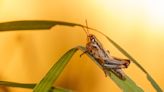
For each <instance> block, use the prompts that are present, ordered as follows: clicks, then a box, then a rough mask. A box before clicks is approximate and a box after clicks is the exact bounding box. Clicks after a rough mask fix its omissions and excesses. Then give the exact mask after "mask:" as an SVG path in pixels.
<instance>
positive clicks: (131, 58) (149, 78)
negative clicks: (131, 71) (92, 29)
mask: <svg viewBox="0 0 164 92" xmlns="http://www.w3.org/2000/svg"><path fill="white" fill-rule="evenodd" d="M96 31H97V32H99V33H100V34H102V35H104V36H105V37H106V38H107V39H108V40H109V42H111V43H112V44H113V45H114V46H115V47H116V48H117V49H118V50H119V51H120V52H121V53H122V54H124V55H125V56H126V57H128V58H129V59H130V60H132V61H133V63H134V64H136V66H138V67H139V68H140V69H141V70H142V71H143V72H144V73H145V74H146V76H147V79H148V80H149V82H150V83H151V85H152V86H153V87H154V88H155V89H156V91H157V92H163V91H162V89H161V88H160V86H159V85H158V84H157V82H156V81H155V80H154V79H153V78H152V77H151V75H150V74H149V73H148V72H147V71H146V70H145V69H144V68H143V67H142V66H141V65H140V64H139V63H138V61H137V60H136V59H135V58H133V57H132V56H131V55H130V54H129V53H128V52H127V51H125V50H124V49H123V48H122V47H121V46H120V45H118V44H117V43H116V42H114V41H113V40H112V39H111V38H109V37H108V36H107V35H105V34H104V33H102V32H100V31H98V30H96Z"/></svg>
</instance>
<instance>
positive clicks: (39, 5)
mask: <svg viewBox="0 0 164 92" xmlns="http://www.w3.org/2000/svg"><path fill="white" fill-rule="evenodd" d="M36 19H37V20H60V21H67V22H74V23H80V24H85V19H87V20H88V23H89V27H93V28H96V29H99V30H100V31H101V32H103V33H105V34H106V35H108V36H109V37H111V38H112V39H113V40H114V41H116V42H117V43H119V44H120V45H121V46H122V47H123V48H124V49H126V50H127V51H128V52H129V53H130V54H131V55H132V56H134V57H135V58H136V59H137V60H138V61H139V63H140V64H142V66H143V67H144V68H145V69H146V70H147V71H148V72H149V73H150V74H151V75H152V77H153V78H154V79H155V80H156V81H157V83H158V84H159V85H160V86H161V88H162V89H163V90H164V82H163V81H164V77H163V76H164V72H163V69H164V57H163V56H164V1H163V0H0V22H6V21H13V20H36ZM92 33H94V34H95V35H96V36H97V37H98V38H99V39H100V40H101V41H102V43H103V45H104V47H105V48H106V49H108V50H110V52H111V54H112V55H114V56H117V57H121V58H126V57H125V56H124V55H122V54H121V53H120V52H119V51H118V50H117V49H115V48H114V47H113V46H112V45H111V44H110V43H109V42H108V41H107V40H106V39H105V38H104V37H102V35H99V34H97V33H95V32H92ZM85 43H86V34H85V32H84V31H83V30H82V29H81V28H79V27H65V26H56V27H54V28H52V29H51V30H42V31H23V32H21V31H16V32H1V33H0V44H1V45H0V65H1V66H0V74H1V75H0V80H6V81H13V82H22V83H34V82H39V81H40V80H41V78H42V77H43V76H44V75H45V74H46V73H47V71H48V70H49V69H50V67H51V66H52V65H53V64H54V63H55V61H57V60H58V59H59V58H60V57H61V56H62V55H63V54H64V53H65V52H66V51H68V50H69V49H70V48H73V47H75V46H77V45H82V46H85ZM81 53H82V52H80V51H79V52H78V53H76V54H75V56H74V57H73V58H72V59H71V61H70V63H69V64H68V65H67V67H66V69H65V71H64V72H63V73H62V74H61V76H60V78H59V79H58V80H57V82H56V83H55V86H61V87H64V88H68V89H72V90H74V91H75V92H111V91H112V92H120V91H121V90H120V89H119V88H118V87H117V86H116V84H115V83H114V82H113V81H112V80H110V79H109V78H106V77H105V75H104V73H103V71H102V70H101V69H100V68H99V67H98V66H97V65H96V64H95V63H93V62H92V61H91V60H90V59H89V58H88V57H86V56H83V57H82V58H80V57H79V55H80V54H81ZM125 72H126V73H127V74H128V75H129V76H130V77H131V78H132V79H133V80H134V81H135V82H136V83H137V84H138V85H140V86H141V87H142V88H143V89H144V90H145V92H155V90H154V89H153V88H152V86H151V85H150V83H149V82H148V81H147V79H146V76H145V75H144V74H143V72H141V70H139V69H138V68H137V67H136V66H135V65H134V64H133V63H131V64H130V67H129V68H128V69H126V70H125ZM9 91H10V92H31V91H32V90H27V89H19V88H9Z"/></svg>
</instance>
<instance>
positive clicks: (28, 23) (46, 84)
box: [0, 20, 162, 92]
mask: <svg viewBox="0 0 164 92" xmlns="http://www.w3.org/2000/svg"><path fill="white" fill-rule="evenodd" d="M55 25H63V26H80V27H86V26H84V25H81V24H77V23H70V22H63V21H44V20H25V21H12V22H4V23H0V31H1V32H5V31H15V30H21V31H22V30H43V29H50V28H52V27H54V26H55ZM86 28H88V27H86ZM88 29H92V30H94V31H97V32H99V33H101V32H100V31H98V30H96V29H93V28H88ZM101 34H103V33H101ZM103 35H104V36H105V37H106V38H107V39H108V40H109V41H110V42H111V43H112V44H113V45H114V46H115V47H116V48H117V49H118V50H119V51H120V52H122V53H123V54H124V55H125V56H127V57H128V58H129V59H131V60H132V61H133V62H134V64H136V65H137V67H138V68H140V69H141V70H142V71H143V72H144V73H145V74H146V75H147V79H148V80H149V81H150V82H151V84H152V85H153V87H154V88H155V89H156V91H157V92H162V90H161V88H160V87H159V85H158V84H157V83H156V82H155V81H154V79H153V78H152V77H151V76H150V74H149V73H148V72H147V71H146V70H145V69H144V68H143V67H142V66H141V65H140V64H139V63H138V62H137V60H135V59H134V58H133V57H132V56H131V55H130V54H129V53H127V51H125V50H124V49H123V48H121V46H119V45H118V44H117V43H116V42H114V41H113V40H112V39H110V38H109V37H108V36H106V35H105V34H103ZM80 48H81V50H82V47H80ZM83 49H84V48H83ZM76 50H77V48H73V49H71V50H69V51H68V52H67V53H66V54H64V55H63V56H62V57H61V59H59V61H58V62H57V63H56V64H55V65H54V66H53V67H52V68H51V69H50V70H49V72H48V73H47V74H46V76H45V77H43V79H42V80H41V81H40V83H38V84H37V85H36V86H35V88H34V91H35V92H48V91H50V89H51V88H52V85H53V83H54V82H55V80H56V79H57V78H58V76H59V75H60V73H61V72H62V71H63V69H64V67H65V66H66V64H67V63H68V61H69V59H71V57H72V55H73V54H74V53H75V52H76ZM90 57H91V56H90ZM91 58H92V57H91ZM64 61H65V62H64ZM94 61H95V60H94ZM99 66H100V65H99ZM100 67H101V66H100ZM111 79H112V80H113V81H114V82H115V83H116V84H117V85H118V86H119V87H120V88H121V89H123V91H124V92H142V91H143V90H142V89H141V88H140V87H138V86H137V85H136V84H135V83H134V82H133V81H132V80H131V79H130V78H129V77H128V76H126V79H127V80H126V81H123V80H120V79H119V78H118V77H116V76H115V75H114V74H113V73H112V72H111ZM1 83H2V85H5V83H4V82H1ZM3 83H4V84H3ZM12 85H13V83H11V82H8V83H7V85H6V86H12ZM13 87H14V86H13ZM15 87H22V88H28V87H29V85H24V84H19V85H17V86H15ZM63 91H64V90H62V89H60V90H58V92H63ZM51 92H52V91H51Z"/></svg>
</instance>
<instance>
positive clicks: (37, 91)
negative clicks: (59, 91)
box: [33, 48, 77, 92]
mask: <svg viewBox="0 0 164 92" xmlns="http://www.w3.org/2000/svg"><path fill="white" fill-rule="evenodd" d="M76 51H77V48H73V49H71V50H69V51H68V52H67V53H65V54H64V55H63V56H62V57H61V58H60V59H59V60H58V61H57V63H55V64H54V65H53V66H52V68H51V69H50V70H49V71H48V73H47V74H46V75H45V77H44V78H43V79H42V80H41V81H40V83H39V84H37V85H36V86H35V88H34V90H33V92H48V91H49V89H50V88H51V86H52V85H53V84H54V82H55V81H56V79H57V78H58V77H59V75H60V74H61V72H62V71H63V69H64V68H65V66H66V65H67V63H68V62H69V60H70V59H71V57H72V56H73V55H74V53H75V52H76Z"/></svg>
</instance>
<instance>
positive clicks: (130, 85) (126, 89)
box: [78, 46, 144, 92]
mask: <svg viewBox="0 0 164 92" xmlns="http://www.w3.org/2000/svg"><path fill="white" fill-rule="evenodd" d="M78 48H79V49H80V50H82V51H83V52H84V51H86V49H85V48H84V47H82V46H78ZM87 55H88V56H89V57H90V58H91V59H92V60H93V61H94V62H95V63H96V64H97V65H98V66H99V67H100V68H101V69H103V67H102V66H101V65H100V64H99V63H98V62H97V61H96V60H95V59H94V58H93V57H92V56H91V55H90V54H88V53H87ZM108 73H109V75H111V76H110V78H111V79H112V80H113V81H114V82H115V83H116V84H117V86H119V88H120V89H122V90H123V92H144V91H143V90H142V89H141V88H140V87H139V86H137V85H136V84H135V82H134V81H133V80H131V79H130V78H129V77H128V76H127V75H126V80H121V79H119V78H118V77H117V76H116V75H115V74H114V73H113V72H110V71H109V72H108Z"/></svg>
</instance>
